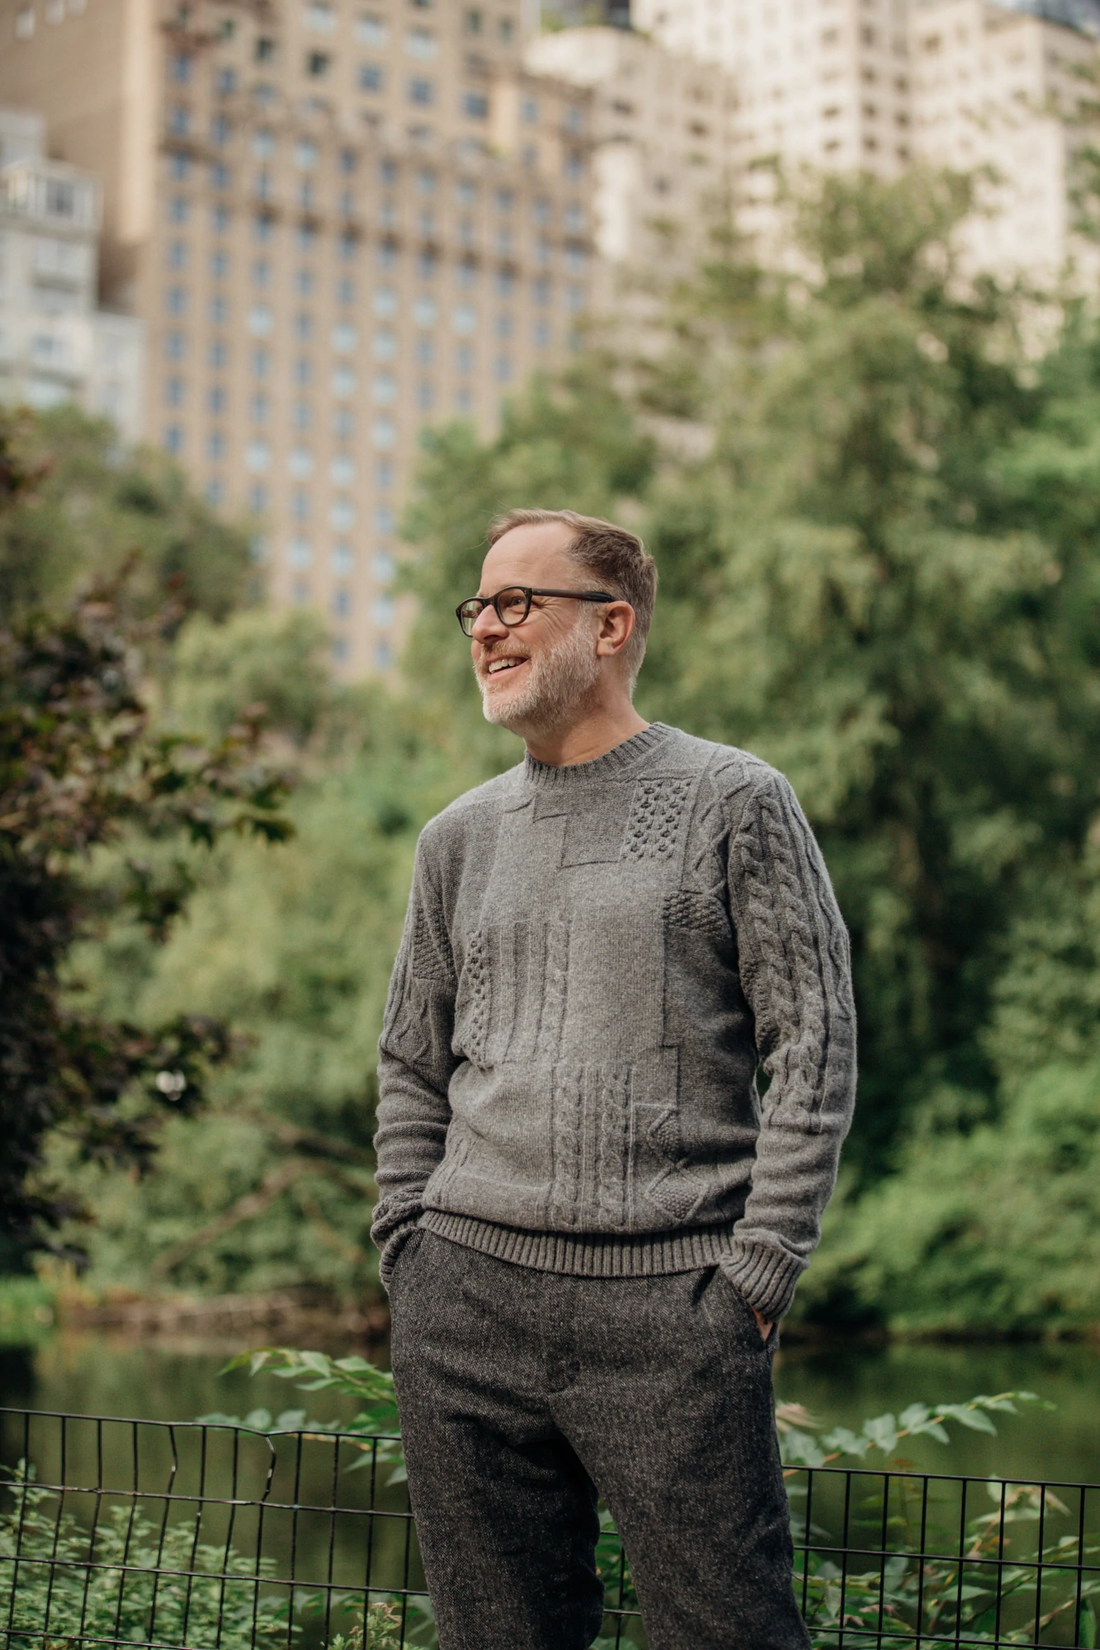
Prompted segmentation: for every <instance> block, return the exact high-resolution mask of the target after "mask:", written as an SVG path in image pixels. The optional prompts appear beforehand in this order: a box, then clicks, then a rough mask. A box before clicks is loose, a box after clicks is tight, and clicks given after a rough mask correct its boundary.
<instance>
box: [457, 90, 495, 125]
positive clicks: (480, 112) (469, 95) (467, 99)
mask: <svg viewBox="0 0 1100 1650" xmlns="http://www.w3.org/2000/svg"><path fill="white" fill-rule="evenodd" d="M462 113H463V114H464V115H466V116H467V117H468V118H469V119H470V120H488V118H489V99H488V97H487V96H486V95H485V93H484V92H463V94H462Z"/></svg>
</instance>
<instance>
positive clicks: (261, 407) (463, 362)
mask: <svg viewBox="0 0 1100 1650" xmlns="http://www.w3.org/2000/svg"><path fill="white" fill-rule="evenodd" d="M550 338H551V334H550V332H549V329H546V330H539V329H537V328H536V329H535V332H534V334H533V340H534V343H535V345H536V347H537V348H540V349H543V348H546V347H547V346H548V345H549V343H550ZM420 364H421V365H423V366H432V365H434V364H435V363H434V362H432V361H431V360H426V361H425V360H422V361H421V363H420ZM296 366H297V371H296V373H295V382H296V383H297V384H299V385H302V386H308V385H309V384H311V383H312V382H313V373H312V370H311V367H310V363H309V362H308V361H299V362H297V363H296ZM454 370H455V372H456V373H457V374H458V375H459V376H460V377H463V378H469V377H471V376H472V375H473V372H474V356H473V351H472V350H471V349H470V348H469V346H467V345H460V346H459V348H458V349H457V350H456V351H455V355H454ZM493 371H494V374H495V376H496V379H497V381H498V382H499V383H505V384H506V383H510V382H511V380H512V377H513V364H512V358H511V356H510V355H507V354H500V355H498V356H497V357H496V359H495V361H494V365H493ZM331 389H332V393H333V395H334V396H336V398H337V399H338V400H350V399H351V398H352V397H353V396H354V394H355V392H356V389H357V379H356V376H355V374H354V373H351V372H348V371H347V370H346V369H343V368H341V369H338V370H337V371H336V372H334V373H333V375H332V381H331ZM370 390H371V399H372V400H373V401H375V402H376V403H378V404H380V405H389V404H391V403H392V402H394V401H396V399H397V395H398V383H397V380H396V379H395V378H394V377H393V375H392V373H388V372H379V373H375V375H374V377H373V378H372V379H371V381H370ZM416 397H417V403H418V405H419V406H421V407H424V406H429V407H430V406H433V405H434V404H435V392H434V390H433V388H432V386H431V383H430V381H428V380H422V381H421V382H420V383H419V384H418V385H417V389H416ZM164 398H165V401H166V402H167V404H168V405H169V406H170V407H182V406H183V405H184V404H185V402H186V400H187V382H186V380H185V379H183V378H181V377H180V376H179V375H178V374H172V375H171V376H170V377H168V378H167V379H165V383H164ZM229 400H230V397H229V392H228V390H227V389H226V387H225V385H224V384H211V385H209V386H208V387H207V391H206V408H207V411H208V412H210V413H213V414H214V415H215V416H220V415H224V414H225V413H227V412H228V410H229ZM248 414H249V418H250V419H251V421H252V423H253V424H267V423H269V422H270V420H271V415H272V400H271V397H270V395H268V394H267V392H266V391H264V390H257V391H254V392H253V393H252V394H251V395H250V397H249V400H248ZM293 417H294V422H295V425H296V427H298V428H303V427H308V425H309V424H310V423H311V422H312V413H311V410H310V408H309V406H308V403H304V402H298V403H296V405H295V408H294V414H293ZM333 462H334V463H335V462H336V461H335V460H334V461H333ZM341 466H342V467H343V461H341ZM333 479H334V480H339V479H340V477H339V476H337V475H336V474H335V473H334V474H333ZM347 479H349V480H353V479H354V475H353V474H352V475H349V476H348V477H347Z"/></svg>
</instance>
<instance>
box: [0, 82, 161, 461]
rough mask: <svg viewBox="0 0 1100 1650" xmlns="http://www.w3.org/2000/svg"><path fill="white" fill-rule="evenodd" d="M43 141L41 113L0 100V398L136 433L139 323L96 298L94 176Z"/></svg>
mask: <svg viewBox="0 0 1100 1650" xmlns="http://www.w3.org/2000/svg"><path fill="white" fill-rule="evenodd" d="M44 143H45V133H44V122H43V120H42V118H41V116H38V115H33V114H27V113H23V112H21V111H19V110H13V109H0V398H2V399H3V400H5V401H7V402H9V403H15V404H22V405H27V406H30V407H34V408H37V409H45V408H47V407H53V406H57V405H58V404H59V403H60V402H63V401H74V402H76V403H78V404H79V405H80V406H83V407H84V408H85V409H86V410H87V411H89V412H95V413H103V414H106V415H107V416H108V417H110V418H112V419H113V420H114V422H115V423H116V424H117V425H118V427H119V430H120V431H121V433H122V434H123V435H124V436H125V437H126V438H127V439H128V440H136V439H137V437H138V436H139V434H140V432H141V394H142V327H141V323H140V322H139V321H137V320H135V319H134V318H133V317H132V316H128V315H116V314H111V313H109V312H106V311H102V310H99V309H97V307H96V303H97V290H96V289H97V280H96V259H97V245H98V238H99V230H100V200H99V186H98V184H97V182H96V180H95V179H94V178H92V177H89V176H88V174H87V173H85V172H82V171H80V170H78V169H77V168H76V167H74V166H69V165H66V164H65V163H63V162H58V161H50V160H47V159H46V158H45V153H44Z"/></svg>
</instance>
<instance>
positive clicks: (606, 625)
mask: <svg viewBox="0 0 1100 1650" xmlns="http://www.w3.org/2000/svg"><path fill="white" fill-rule="evenodd" d="M633 633H634V609H633V608H632V607H631V605H630V603H629V602H609V603H608V605H607V606H606V607H605V608H604V610H603V612H602V613H601V614H600V629H599V634H598V636H597V637H596V653H597V654H598V655H599V656H600V657H602V658H610V657H612V656H613V655H614V654H616V653H621V652H622V650H623V648H624V647H625V646H626V644H627V642H629V640H630V638H631V636H632V635H633Z"/></svg>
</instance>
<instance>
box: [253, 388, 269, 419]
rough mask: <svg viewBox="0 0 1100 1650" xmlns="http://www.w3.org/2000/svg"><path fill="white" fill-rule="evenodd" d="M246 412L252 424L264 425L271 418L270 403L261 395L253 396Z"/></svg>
mask: <svg viewBox="0 0 1100 1650" xmlns="http://www.w3.org/2000/svg"><path fill="white" fill-rule="evenodd" d="M248 410H249V413H250V415H251V418H252V422H253V424H266V423H267V421H268V419H269V418H270V416H271V402H270V401H269V400H268V398H267V396H266V395H264V394H262V393H261V394H259V395H254V396H253V397H252V400H251V401H250V402H249V405H248Z"/></svg>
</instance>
